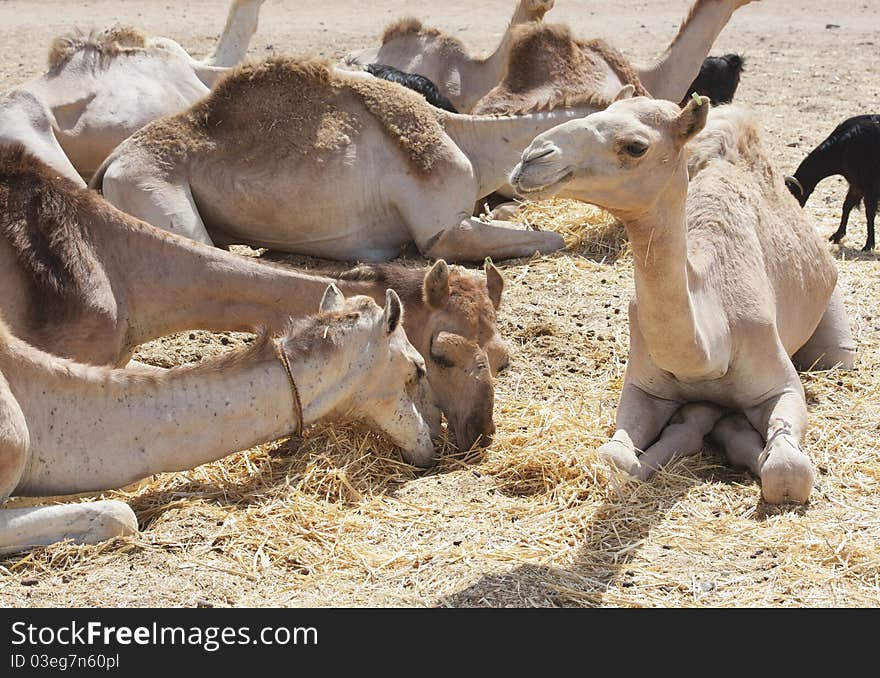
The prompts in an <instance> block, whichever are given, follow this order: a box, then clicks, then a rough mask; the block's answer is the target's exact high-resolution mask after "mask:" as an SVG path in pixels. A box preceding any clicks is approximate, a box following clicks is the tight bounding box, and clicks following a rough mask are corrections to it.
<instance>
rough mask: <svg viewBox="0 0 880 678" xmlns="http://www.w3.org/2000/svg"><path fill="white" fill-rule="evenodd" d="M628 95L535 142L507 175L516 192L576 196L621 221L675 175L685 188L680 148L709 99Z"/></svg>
mask: <svg viewBox="0 0 880 678" xmlns="http://www.w3.org/2000/svg"><path fill="white" fill-rule="evenodd" d="M631 95H632V87H631V86H630V85H627V86H626V87H624V88H622V89H621V91H620V92H619V93H618V95H617V97H615V100H614V103H612V104H611V105H610V106H609V107H608V108H606V109H605V110H603V111H600V112H598V113H593V114H592V115H588V116H587V117H586V118H582V119H579V120H572V121H569V122H566V123H563V124H561V125H559V126H557V127H554V128H553V129H551V130H548V131H547V132H544V133H543V134H540V135H538V136H537V137H535V139H534V141H532V143H531V144H530V145H529V147H528V148H527V149H526V150H525V151H523V154H522V160H521V161H520V163H519V164H518V165H517V166H516V167H515V168H514V170H513V172H512V173H511V177H510V182H511V184H512V185H513V186H514V188H516V190H517V191H518V192H519V193H520V194H522V195H524V196H527V197H544V196H550V195H559V196H562V197H569V198H575V199H577V200H582V201H584V202H589V203H592V204H594V205H598V206H599V207H602V208H604V209H607V210H608V211H609V212H611V213H612V214H615V215H616V216H619V217H622V218H624V220H626V218H627V217H631V216H637V215H638V214H640V213H642V212H643V211H644V210H647V209H650V207H651V206H652V205H653V204H654V203H655V201H656V200H657V199H658V197H659V196H660V194H661V193H662V192H663V191H664V189H665V188H666V187H667V184H668V183H669V181H670V178H671V177H672V176H673V175H676V176H679V177H681V178H682V180H683V181H685V182H686V181H687V171H686V154H685V150H684V148H685V144H686V143H687V142H688V141H689V140H690V139H692V138H693V137H694V136H695V135H696V134H697V133H698V132H699V131H700V130H701V129H703V127H704V126H705V124H706V119H707V116H708V113H709V99H708V97H700V98H699V102H698V101H697V100H695V99H692V100H691V101H689V102H688V104H687V106H685V107H684V108H680V107H679V106H678V105H677V104H674V103H672V102H671V101H664V100H659V99H649V98H647V97H632V96H631Z"/></svg>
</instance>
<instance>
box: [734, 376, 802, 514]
mask: <svg viewBox="0 0 880 678" xmlns="http://www.w3.org/2000/svg"><path fill="white" fill-rule="evenodd" d="M791 376H793V377H794V380H791V379H789V382H788V386H787V387H786V388H785V390H784V391H782V392H781V393H779V394H778V395H775V396H774V397H772V398H769V399H768V400H767V401H765V402H764V403H763V404H761V405H758V406H757V407H752V408H749V409H747V410H746V411H745V415H746V417H747V418H748V420H749V422H751V424H752V426H753V427H754V428H755V429H756V430H757V431H766V432H767V433H766V436H765V437H764V438H765V440H766V441H767V442H766V444H765V445H764V449H763V451H762V452H761V455H760V456H759V458H758V476H759V477H760V478H761V493H762V494H763V496H764V500H765V501H767V502H768V503H771V504H781V503H784V502H797V503H805V502H806V501H807V500H809V498H810V492H811V491H812V489H813V479H814V474H813V466H812V464H811V463H810V459H809V457H807V455H806V454H804V452H803V451H802V450H801V448H800V441H801V439H802V437H803V432H804V429H805V428H806V423H807V403H806V401H805V400H804V390H803V386H801V383H800V381H799V380H798V379H797V373H796V372H795V371H794V366H791Z"/></svg>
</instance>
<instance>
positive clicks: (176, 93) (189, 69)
mask: <svg viewBox="0 0 880 678" xmlns="http://www.w3.org/2000/svg"><path fill="white" fill-rule="evenodd" d="M264 1H265V0H233V2H232V4H231V5H230V8H229V15H228V17H227V21H226V27H225V28H224V30H223V34H222V35H221V36H220V39H219V41H218V42H217V45H216V47H215V48H214V51H213V53H212V54H211V56H209V57H208V58H207V59H205V60H204V61H197V60H196V59H193V58H192V57H191V56H190V55H189V54H187V52H186V50H184V49H183V47H181V46H180V45H179V44H177V43H176V42H175V41H174V40H170V39H169V38H147V37H146V36H145V35H143V34H142V33H140V32H139V31H137V30H135V29H133V28H128V27H119V26H114V27H111V28H107V29H105V30H103V31H101V32H99V33H92V34H89V35H84V34H81V33H79V34H73V35H68V36H64V37H61V38H58V39H56V40H55V42H54V43H53V45H52V47H51V49H50V51H49V70H48V71H47V72H46V73H44V74H43V75H41V76H40V77H38V78H35V79H34V80H31V81H29V82H26V83H23V84H22V85H19V86H18V87H17V88H16V89H17V90H23V91H26V92H29V93H31V94H32V95H33V96H35V97H36V98H37V99H38V100H39V101H41V102H43V104H44V105H45V106H46V107H47V108H48V110H49V111H50V112H51V118H50V122H51V126H52V130H53V132H54V136H55V137H56V139H57V141H58V143H59V144H60V146H61V148H62V149H63V150H64V153H65V154H66V155H67V157H68V158H69V159H70V162H71V163H72V164H73V166H74V167H75V168H76V169H77V171H78V172H79V173H80V174H82V175H83V176H85V177H89V176H91V175H92V173H94V171H95V170H96V169H97V168H98V166H99V165H100V164H101V162H103V160H104V158H106V157H107V156H108V155H109V154H110V152H111V151H112V150H113V149H114V148H115V147H116V146H117V145H118V144H119V143H120V142H121V141H122V140H123V139H125V138H126V137H127V136H129V135H130V134H131V133H132V132H134V131H135V130H138V129H140V128H141V127H143V126H144V125H146V124H147V123H148V122H150V121H151V120H154V119H156V118H158V117H161V116H163V115H169V114H171V113H176V112H178V111H180V110H183V109H184V108H186V107H187V106H189V105H190V104H192V103H193V102H194V101H196V100H198V99H200V98H201V97H203V96H204V95H205V94H207V93H208V91H209V89H210V87H212V86H213V84H214V83H215V82H216V80H217V78H218V77H219V76H220V75H221V74H224V73H226V72H227V71H228V70H229V68H230V67H232V66H235V65H236V64H238V63H239V62H240V61H241V60H242V59H244V57H245V54H246V53H247V47H248V43H249V42H250V39H251V36H252V35H253V33H254V31H256V29H257V19H258V16H259V12H260V6H261V5H262V4H263V2H264ZM41 125H42V123H41ZM19 141H25V140H23V139H19ZM35 150H36V149H35Z"/></svg>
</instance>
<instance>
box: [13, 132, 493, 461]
mask: <svg viewBox="0 0 880 678" xmlns="http://www.w3.org/2000/svg"><path fill="white" fill-rule="evenodd" d="M485 271H486V277H485V279H481V278H478V277H476V276H473V275H469V274H467V273H465V272H464V271H462V270H460V269H450V268H449V267H447V265H446V263H445V262H443V261H438V262H437V263H436V264H435V265H434V267H433V268H431V269H430V270H429V271H426V270H425V269H409V268H403V267H401V266H390V265H389V266H382V267H369V266H362V267H360V268H358V269H355V270H354V271H352V272H350V273H349V274H347V275H346V276H344V278H343V279H341V280H336V281H335V282H336V283H337V284H338V285H339V286H340V287H341V288H342V290H343V291H344V292H345V293H346V294H361V295H367V296H370V297H372V298H373V299H375V300H376V301H377V302H381V301H382V300H383V299H384V298H385V294H386V291H387V290H388V289H390V288H394V289H395V290H396V291H397V292H398V293H399V294H400V296H401V297H402V299H403V302H404V306H405V308H406V317H405V321H404V323H405V329H406V331H407V332H408V334H409V337H410V340H411V341H412V342H413V343H414V344H415V346H416V348H417V349H418V350H419V351H420V352H421V353H422V355H423V356H424V357H425V360H426V362H427V369H428V379H429V381H430V383H431V386H432V391H433V394H434V397H435V399H436V402H437V403H438V405H439V406H440V408H441V409H442V411H443V412H444V414H445V415H446V417H447V419H448V421H449V424H450V427H451V429H452V431H453V433H454V437H455V440H456V441H457V444H458V445H459V447H462V448H469V447H471V446H472V445H473V444H474V443H476V442H477V441H478V440H479V439H480V437H481V436H483V437H484V438H485V441H484V442H488V440H489V437H490V436H491V434H492V433H493V431H494V424H493V422H492V411H493V403H494V391H493V383H492V375H493V374H494V373H495V372H497V371H498V370H499V369H501V368H503V367H504V366H505V365H506V364H507V361H508V354H507V348H506V345H505V342H504V341H503V339H502V338H501V335H500V334H499V333H498V328H497V325H496V313H497V310H498V308H499V307H500V305H501V296H502V292H503V289H504V279H503V278H502V276H501V273H500V272H499V271H498V269H496V268H495V267H494V266H493V265H491V264H488V265H486V267H485ZM332 282H334V280H333V279H331V278H326V277H319V276H312V275H307V274H305V273H301V272H299V271H297V270H295V269H292V268H290V267H287V266H281V265H272V264H268V263H266V262H262V261H256V260H254V259H250V258H248V257H242V256H238V255H235V254H231V253H229V252H224V251H222V250H218V249H216V248H213V247H207V246H205V245H201V244H199V243H195V242H193V241H191V240H188V239H185V238H180V237H176V236H173V235H171V234H168V233H165V232H163V231H160V230H158V229H156V228H153V227H151V226H149V225H147V224H144V223H143V222H140V221H138V220H137V219H134V218H133V217H130V216H129V215H127V214H124V213H122V212H120V211H119V210H117V209H114V208H113V207H112V206H111V205H109V204H107V202H106V201H104V200H102V199H101V198H100V196H98V195H97V194H95V193H94V192H91V191H86V190H81V189H78V188H77V187H76V186H74V185H73V184H72V183H70V182H69V181H66V180H65V179H63V178H61V177H57V176H55V175H54V174H53V173H52V172H51V171H50V170H49V169H48V168H47V167H46V166H44V165H43V164H42V163H40V162H39V161H38V160H36V159H35V158H32V157H30V156H29V155H28V154H27V153H25V152H24V151H23V150H22V149H20V148H19V149H2V148H0V289H2V290H4V294H3V296H2V298H0V312H2V313H3V315H4V316H5V318H6V322H7V323H8V325H9V327H10V329H11V330H12V331H13V333H15V334H16V335H17V336H20V337H22V338H23V339H25V340H27V341H28V342H30V343H31V344H34V345H35V346H37V347H39V348H41V349H43V350H46V351H48V352H51V353H55V354H57V355H61V356H65V357H68V358H72V359H75V360H78V361H80V362H89V363H93V364H107V365H124V364H125V363H126V362H127V361H128V360H129V358H130V357H131V354H132V352H133V351H134V349H135V347H136V346H138V345H139V344H141V343H143V342H146V341H150V340H152V339H155V338H157V337H160V336H163V335H166V334H171V333H173V332H180V331H184V330H189V329H206V330H213V331H222V330H240V331H252V330H254V329H255V328H258V327H265V328H267V329H269V330H270V331H273V332H277V331H280V330H282V329H283V327H284V326H285V324H286V323H287V320H288V318H289V317H290V316H291V315H293V316H302V315H306V314H308V313H309V312H310V311H311V310H312V309H313V308H314V307H315V305H316V304H317V302H318V300H319V299H320V298H321V294H322V293H323V291H324V290H325V288H326V287H327V285H328V284H330V283H332Z"/></svg>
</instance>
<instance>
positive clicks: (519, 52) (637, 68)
mask: <svg viewBox="0 0 880 678" xmlns="http://www.w3.org/2000/svg"><path fill="white" fill-rule="evenodd" d="M754 1H755V0H696V1H695V2H694V4H693V5H692V6H691V9H690V11H689V12H688V15H687V16H686V17H685V19H684V21H683V22H682V24H681V27H680V28H679V31H678V34H677V35H676V36H675V38H673V40H672V42H671V43H669V46H668V47H667V48H666V50H665V51H664V52H663V54H662V55H661V56H660V57H659V58H658V59H656V60H655V61H654V62H653V63H651V64H650V65H640V64H632V63H630V62H629V60H627V58H626V57H624V56H623V55H622V54H621V53H620V52H618V51H617V50H615V49H614V48H613V47H611V46H610V45H609V44H608V43H607V42H605V41H604V40H589V41H583V40H579V39H577V38H575V37H574V36H572V34H571V31H570V29H569V28H568V27H567V26H564V25H560V24H552V25H551V24H529V25H526V26H520V27H519V28H518V29H517V30H515V31H513V35H512V37H511V38H510V40H509V42H510V46H509V58H508V66H507V69H506V73H505V75H504V78H503V80H501V81H500V82H499V83H498V85H497V86H495V87H494V88H493V89H492V91H490V92H488V93H487V94H486V96H485V97H484V98H483V99H481V100H480V101H479V102H477V103H476V104H475V105H474V107H473V111H472V113H474V114H475V115H487V114H499V115H507V114H509V113H510V112H511V111H516V110H529V109H539V108H543V107H546V106H555V105H560V104H564V102H565V101H566V100H567V99H570V98H572V97H583V96H589V95H594V96H598V97H604V98H606V99H607V100H608V101H609V102H610V100H611V98H613V97H614V95H615V94H616V93H617V91H618V90H619V89H620V88H621V87H623V86H624V85H628V84H630V85H633V86H634V87H635V90H636V94H639V95H650V96H653V97H655V98H657V99H668V100H670V101H681V100H682V98H683V97H684V96H685V95H686V94H687V93H688V92H687V88H688V86H689V85H690V84H691V83H692V82H693V81H694V78H696V77H697V75H698V74H699V72H700V67H701V66H702V64H703V60H704V59H705V58H706V55H708V53H709V50H710V49H711V48H712V45H713V43H714V42H715V39H716V38H717V37H718V35H719V34H720V33H721V30H722V29H723V28H724V27H725V26H726V25H727V22H728V21H730V18H731V16H733V13H734V12H735V11H736V10H737V9H739V8H740V7H742V6H743V5H747V4H749V3H750V2H754Z"/></svg>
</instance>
